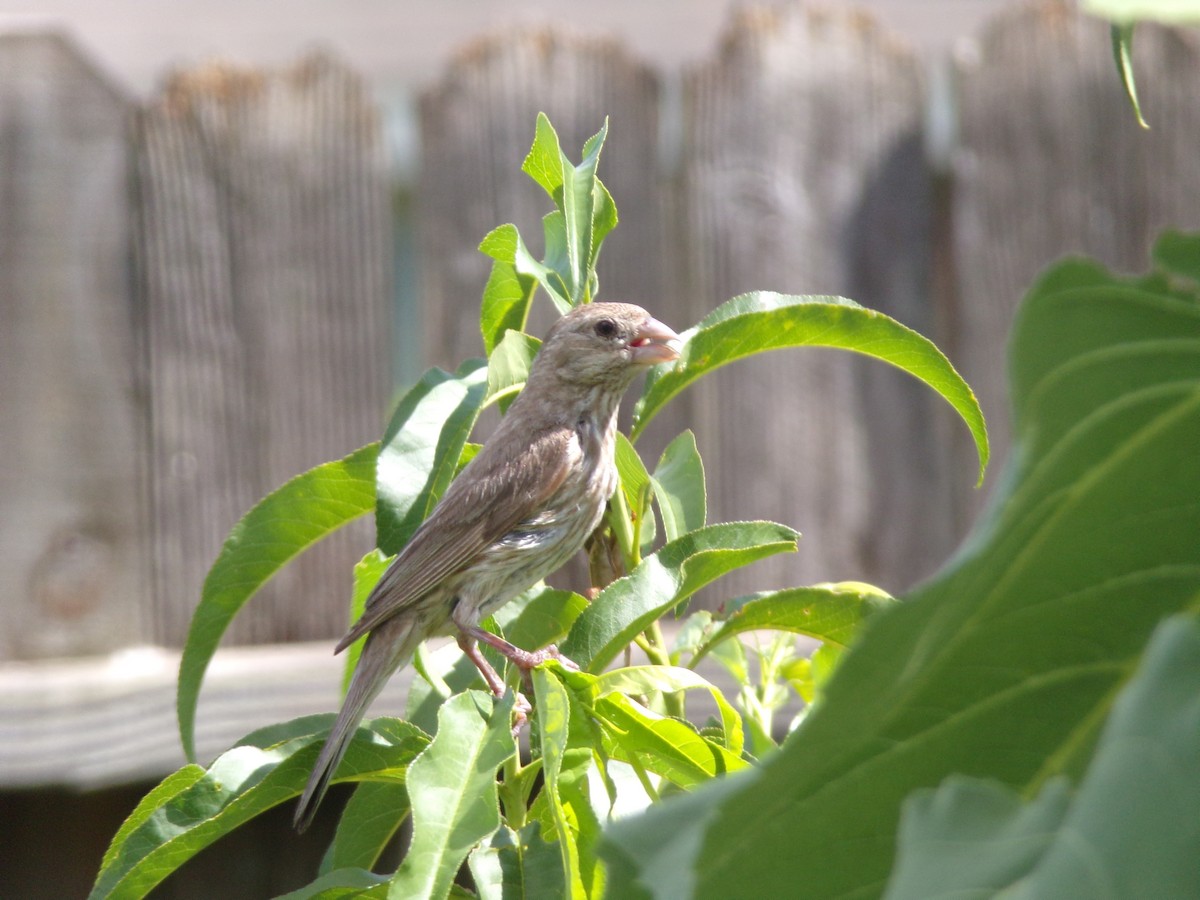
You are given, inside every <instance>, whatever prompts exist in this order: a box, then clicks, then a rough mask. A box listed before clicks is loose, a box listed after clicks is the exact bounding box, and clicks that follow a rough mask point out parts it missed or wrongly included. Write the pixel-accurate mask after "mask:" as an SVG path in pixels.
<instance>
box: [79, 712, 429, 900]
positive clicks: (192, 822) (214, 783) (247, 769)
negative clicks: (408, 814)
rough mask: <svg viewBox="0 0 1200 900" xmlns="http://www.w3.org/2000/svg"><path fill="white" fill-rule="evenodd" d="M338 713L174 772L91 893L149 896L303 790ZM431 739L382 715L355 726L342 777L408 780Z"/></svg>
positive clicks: (142, 809) (122, 837) (133, 823)
mask: <svg viewBox="0 0 1200 900" xmlns="http://www.w3.org/2000/svg"><path fill="white" fill-rule="evenodd" d="M332 719H333V717H332V716H310V717H306V718H305V719H300V720H296V721H294V722H290V723H283V724H281V725H277V726H273V727H272V728H271V729H269V730H263V731H260V732H256V733H255V734H254V735H250V736H248V737H247V738H245V739H244V740H243V741H242V742H241V743H239V745H238V746H236V747H234V748H233V749H232V750H229V751H227V752H226V753H223V754H221V756H219V757H218V758H217V759H216V760H215V761H214V762H213V764H212V765H211V766H209V767H208V769H207V770H205V771H204V772H203V774H202V775H201V776H200V777H198V778H197V777H195V776H196V771H195V770H196V768H197V767H193V766H189V767H186V768H185V769H183V770H181V771H180V772H179V773H176V774H175V775H171V776H169V777H168V778H167V779H166V780H165V781H164V782H163V784H162V785H160V787H159V788H158V789H156V790H154V791H152V792H151V794H150V795H149V796H148V797H147V799H146V800H145V801H143V803H142V804H139V806H138V809H137V810H135V812H134V813H133V815H132V816H131V817H130V820H129V822H128V823H127V826H126V827H122V828H121V829H120V830H119V831H118V832H117V836H116V838H114V840H113V844H112V846H111V847H110V848H109V851H108V853H107V854H106V855H105V865H104V867H103V868H102V869H101V870H100V873H99V875H98V876H97V878H96V884H95V886H94V887H93V888H92V893H91V895H90V896H91V897H92V898H93V900H98V898H101V897H103V898H108V900H115V898H126V897H128V898H135V897H143V896H145V895H146V893H148V892H149V891H150V889H151V888H153V887H154V886H155V885H156V884H158V883H159V882H160V881H162V880H163V879H164V878H165V877H166V876H167V875H169V874H170V873H171V872H173V871H174V870H175V869H177V868H178V867H179V866H180V865H182V864H183V862H184V861H185V860H187V859H190V858H191V857H192V856H194V855H195V854H196V853H198V852H200V851H201V850H202V849H204V848H205V847H207V846H208V845H209V844H211V843H212V842H213V841H215V840H217V839H218V838H220V837H222V836H223V835H225V834H228V833H229V832H231V831H233V830H234V829H236V828H237V827H239V826H240V825H242V824H243V823H245V822H247V821H248V820H250V819H252V818H254V817H255V816H257V815H259V814H260V813H262V812H264V811H265V810H267V809H270V808H271V807H273V806H277V805H278V804H280V803H283V802H285V801H287V800H289V799H291V798H292V797H295V796H297V795H299V794H300V792H301V791H302V790H303V789H304V785H305V783H306V782H307V780H308V776H309V773H310V771H311V769H312V765H313V762H314V761H315V760H316V756H317V752H318V751H319V749H320V746H321V744H322V743H323V742H324V738H325V730H327V729H328V727H329V724H330V722H331V721H332ZM314 729H316V730H314ZM278 737H282V738H283V739H282V740H278V741H276V740H274V739H275V738H278ZM427 743H428V738H427V737H426V736H425V735H424V734H422V733H421V732H420V731H419V730H418V729H416V728H414V727H413V726H411V725H409V724H408V723H406V722H400V721H397V720H395V719H376V720H374V721H372V722H370V723H368V724H366V725H364V726H362V727H360V728H359V729H358V731H357V732H356V734H355V737H354V740H353V741H351V743H350V747H349V749H348V750H347V752H346V756H345V758H344V759H343V761H342V764H341V766H340V767H339V768H338V775H339V778H338V779H337V780H339V781H344V780H347V779H349V778H364V777H370V778H374V779H381V780H393V781H400V782H402V781H403V779H404V777H405V772H406V771H407V769H408V765H409V763H410V762H411V761H412V760H413V759H414V758H415V757H416V756H417V754H418V753H419V752H420V751H421V750H422V749H424V747H425V746H426V744H427ZM180 788H181V789H180Z"/></svg>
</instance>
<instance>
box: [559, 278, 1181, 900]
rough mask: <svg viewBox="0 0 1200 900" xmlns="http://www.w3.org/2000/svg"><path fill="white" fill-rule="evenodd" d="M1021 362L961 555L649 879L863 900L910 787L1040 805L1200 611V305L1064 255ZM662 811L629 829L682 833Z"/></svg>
mask: <svg viewBox="0 0 1200 900" xmlns="http://www.w3.org/2000/svg"><path fill="white" fill-rule="evenodd" d="M1009 358H1010V365H1011V383H1012V385H1013V392H1014V394H1013V405H1014V407H1015V410H1016V415H1015V417H1014V423H1015V428H1014V430H1015V435H1014V437H1015V443H1014V448H1013V451H1012V454H1011V458H1010V463H1009V469H1008V471H1006V472H1005V473H1004V477H1003V478H1002V479H1001V480H1000V481H999V485H998V490H997V493H996V495H995V497H994V502H993V504H992V506H991V507H990V508H989V510H988V511H987V513H986V515H985V516H984V517H983V518H982V519H981V520H980V522H979V523H978V525H977V528H976V531H975V532H974V533H973V535H972V536H971V537H970V538H969V540H968V542H967V544H966V545H965V546H964V548H963V549H962V550H961V551H960V553H959V554H958V555H957V557H956V558H955V559H954V560H952V561H951V563H950V564H948V566H947V567H946V568H945V569H944V570H943V571H942V572H941V573H940V574H939V575H938V576H937V577H936V578H934V579H933V580H932V581H930V582H929V583H927V584H925V585H924V586H922V587H921V588H919V589H917V590H915V591H913V592H912V593H911V594H909V595H908V596H907V597H906V598H904V599H905V602H902V603H896V604H892V605H891V606H890V607H889V608H887V609H885V610H882V611H880V612H878V613H877V614H875V615H873V616H872V618H871V622H870V625H869V626H868V627H867V628H866V629H864V630H863V633H862V634H861V635H860V636H859V637H858V638H857V639H856V641H855V644H854V646H853V647H852V648H851V649H850V650H849V651H848V652H847V653H846V655H845V657H844V659H843V660H842V661H841V663H840V664H839V665H838V667H837V670H836V672H835V673H834V675H833V678H832V679H831V680H830V682H829V683H828V685H827V686H826V688H825V694H824V697H823V699H822V701H821V702H820V703H819V704H818V705H817V706H816V707H815V708H814V709H813V710H812V712H811V713H810V714H809V715H808V716H807V717H806V718H805V720H804V722H803V724H802V725H801V726H800V728H799V729H798V730H797V731H796V732H794V733H793V734H792V735H791V736H790V737H789V739H788V740H787V742H786V743H785V744H784V746H783V747H782V749H781V750H780V752H779V753H777V754H774V755H772V756H771V757H769V758H768V759H766V760H765V761H764V763H763V767H762V770H761V772H760V774H759V775H758V776H757V777H756V778H755V779H754V780H753V782H749V781H745V782H742V784H741V785H740V786H738V787H737V788H736V789H735V788H734V787H728V788H727V790H728V793H726V794H725V795H724V797H723V798H722V799H719V800H716V801H713V802H715V803H717V805H718V809H717V811H716V812H714V813H713V814H712V817H711V819H710V820H709V823H708V824H707V825H704V824H703V823H702V824H701V825H700V826H698V827H700V828H701V829H702V831H703V833H702V834H699V835H697V834H695V833H693V834H689V835H686V836H684V835H671V840H670V842H669V843H668V842H666V841H665V840H663V841H660V842H659V846H658V847H657V848H651V847H650V846H642V847H639V848H638V849H637V852H638V858H639V859H641V860H643V864H644V865H646V866H654V867H658V870H659V871H661V869H662V867H663V866H664V865H665V861H664V859H662V858H660V857H659V854H664V853H669V854H672V855H671V859H672V862H673V864H674V866H675V868H676V869H677V870H681V871H686V872H687V873H688V878H690V879H692V881H693V883H694V884H696V885H697V886H698V887H697V891H696V896H697V897H700V898H705V897H724V896H729V895H730V893H731V892H735V891H736V890H737V888H738V886H740V885H745V884H748V883H751V880H752V882H753V883H754V884H755V886H756V891H757V892H758V893H759V894H760V895H761V896H784V895H786V896H792V897H804V896H811V897H839V896H852V895H853V896H872V895H876V894H879V893H880V892H882V890H883V889H884V885H885V883H886V881H887V878H888V874H889V871H890V868H891V865H892V861H893V856H894V851H895V843H894V842H895V833H896V828H897V825H898V822H899V815H900V807H901V804H902V802H903V800H904V798H905V797H907V796H908V795H909V794H910V793H911V792H912V791H913V790H914V789H917V788H922V787H933V786H936V785H938V784H940V783H941V782H942V781H943V780H945V779H946V778H947V777H948V776H950V775H951V774H954V773H961V774H965V775H969V776H972V777H979V778H988V779H993V780H996V781H998V782H1000V783H1002V784H1004V785H1006V786H1008V787H1009V788H1011V789H1013V790H1016V791H1018V792H1020V793H1022V794H1023V795H1025V796H1033V795H1035V794H1036V793H1037V791H1038V790H1039V789H1040V788H1041V787H1042V786H1043V785H1045V784H1046V783H1047V782H1048V781H1049V780H1051V779H1052V778H1054V777H1056V776H1059V775H1065V776H1067V777H1068V778H1072V779H1075V778H1079V777H1080V776H1081V775H1082V773H1083V772H1084V771H1086V769H1087V768H1088V765H1089V763H1090V762H1091V761H1092V759H1093V754H1094V752H1095V748H1096V745H1097V740H1098V737H1099V729H1100V727H1101V725H1102V724H1103V722H1104V721H1105V719H1106V718H1107V716H1108V714H1109V712H1110V711H1111V709H1112V704H1113V700H1114V698H1115V697H1116V696H1117V694H1118V692H1119V691H1120V690H1121V688H1122V687H1123V686H1124V685H1125V684H1126V683H1127V682H1128V680H1129V678H1130V676H1131V673H1132V672H1133V671H1134V669H1135V667H1136V665H1137V663H1138V661H1139V660H1140V658H1141V657H1142V655H1143V653H1144V649H1145V647H1146V644H1147V641H1148V640H1149V636H1150V634H1151V633H1152V632H1153V630H1154V628H1155V626H1156V625H1157V624H1158V623H1159V622H1160V621H1161V620H1162V619H1163V618H1165V617H1167V616H1170V615H1172V614H1174V613H1177V612H1179V611H1183V610H1195V609H1197V608H1198V607H1200V545H1198V544H1197V541H1196V535H1197V534H1200V466H1198V465H1197V464H1196V448H1197V447H1200V296H1197V294H1196V291H1195V290H1193V292H1192V294H1191V299H1190V300H1184V299H1183V298H1182V295H1180V294H1177V293H1171V294H1165V293H1155V292H1154V291H1152V290H1149V289H1147V288H1146V287H1144V286H1139V285H1138V284H1137V283H1135V282H1134V281H1131V280H1128V279H1124V278H1120V277H1116V276H1113V275H1111V274H1109V273H1107V272H1105V271H1104V270H1103V269H1100V268H1099V267H1098V266H1096V265H1094V264H1086V263H1080V262H1077V261H1068V262H1065V263H1061V264H1058V265H1056V266H1055V267H1053V268H1052V269H1051V270H1050V271H1049V272H1048V273H1047V274H1046V275H1045V276H1044V277H1043V278H1042V279H1041V280H1040V281H1039V283H1038V284H1037V285H1036V286H1035V287H1034V288H1033V290H1032V291H1031V292H1030V294H1029V295H1028V296H1027V298H1026V300H1025V302H1024V304H1023V305H1022V308H1021V310H1020V311H1019V313H1018V316H1017V318H1016V322H1015V325H1014V331H1013V336H1012V342H1011V345H1010V354H1009ZM581 622H582V617H581ZM576 627H577V628H578V627H579V626H578V624H577V626H576ZM740 780H741V779H740V777H739V776H736V775H735V776H733V777H731V778H729V779H726V780H725V781H726V783H727V784H730V783H733V782H735V781H740ZM705 791H706V789H705V788H699V789H697V792H696V796H697V797H699V796H700V795H701V794H703V793H705ZM671 802H672V801H665V802H664V803H663V804H662V806H663V807H664V808H667V807H669V806H670V805H671ZM658 815H659V814H658V813H657V812H656V810H654V809H652V810H650V811H649V812H648V813H647V814H646V817H645V818H646V820H647V824H646V825H645V827H644V828H643V829H642V830H641V831H639V834H641V835H642V836H643V837H645V836H646V835H653V834H654V833H664V829H665V827H666V826H665V824H664V823H665V822H668V821H669V822H672V823H674V822H675V821H676V820H675V819H674V817H669V818H664V819H662V820H659V819H658V818H657V817H658ZM663 815H664V817H665V816H666V814H665V813H663ZM622 824H623V823H622ZM849 836H852V839H851V838H850V837H849ZM621 846H622V847H627V846H628V844H627V842H625V841H622V842H621ZM681 846H686V847H687V848H690V849H691V850H694V851H695V853H694V855H692V856H690V857H681V856H680V855H679V852H680V851H679V848H680V847H681ZM1190 858H1191V860H1192V861H1193V863H1194V860H1195V854H1194V853H1193V854H1191V857H1190ZM651 860H653V861H651ZM610 871H611V870H610ZM799 873H803V877H802V878H801V877H800V875H799ZM642 880H643V881H645V880H646V877H645V876H642ZM797 885H800V887H799V888H798V887H797ZM623 887H624V885H623V884H622V883H620V882H614V883H613V884H612V891H613V893H614V895H617V896H620V895H622V890H623ZM664 890H665V888H664Z"/></svg>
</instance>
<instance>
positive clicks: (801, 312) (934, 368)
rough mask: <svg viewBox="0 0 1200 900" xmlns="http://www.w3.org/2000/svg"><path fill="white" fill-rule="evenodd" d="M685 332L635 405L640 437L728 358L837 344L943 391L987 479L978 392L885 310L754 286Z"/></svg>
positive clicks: (985, 442)
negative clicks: (671, 360) (691, 386)
mask: <svg viewBox="0 0 1200 900" xmlns="http://www.w3.org/2000/svg"><path fill="white" fill-rule="evenodd" d="M680 338H681V340H682V344H683V346H682V349H681V351H680V356H679V359H678V360H677V361H676V362H675V363H673V364H671V365H664V366H655V367H654V368H653V369H651V371H650V374H649V376H648V377H647V378H646V385H645V388H644V389H643V391H642V396H641V398H640V399H639V400H638V402H637V406H636V407H635V409H634V425H633V429H632V433H631V437H633V438H635V439H636V438H637V436H638V435H639V434H640V433H641V431H642V429H644V428H645V427H646V424H647V423H648V422H649V421H650V420H651V419H652V418H653V417H654V416H655V415H656V414H657V413H658V412H659V411H660V410H661V409H662V408H663V406H665V405H666V403H667V402H668V401H669V400H670V399H671V398H672V397H674V396H675V395H676V394H678V393H679V392H680V391H682V390H683V389H684V388H686V387H687V386H688V385H689V384H691V383H692V382H693V381H695V380H696V379H697V378H699V377H701V376H702V375H706V374H708V373H709V372H712V371H713V370H715V369H718V368H720V367H721V366H723V365H725V364H726V363H731V362H733V361H734V360H738V359H742V358H744V357H746V356H751V355H753V354H755V353H761V352H764V351H767V350H779V349H783V348H787V347H838V348H841V349H844V350H853V351H854V352H856V353H862V354H865V355H867V356H873V357H875V358H876V359H880V360H882V361H884V362H886V363H889V364H891V365H893V366H896V367H897V368H899V369H902V370H903V371H905V372H908V373H909V374H910V375H912V376H913V377H915V378H917V379H919V380H920V381H923V382H924V383H925V384H927V385H929V386H930V387H931V388H933V389H934V390H935V391H937V392H938V394H940V395H941V396H942V398H943V399H945V400H946V402H947V403H949V404H950V405H951V406H952V407H953V408H954V409H955V411H956V412H957V413H958V414H959V416H961V417H962V419H963V421H964V422H965V423H966V425H967V427H968V428H969V429H970V431H971V435H972V437H973V438H974V439H975V448H976V450H977V451H978V454H979V480H980V481H982V480H983V473H984V470H985V469H986V468H987V460H988V440H987V427H986V425H985V424H984V421H983V413H982V412H981V411H980V409H979V404H978V402H977V401H976V400H975V395H974V394H973V393H972V392H971V389H970V387H968V386H967V383H966V382H965V381H963V380H962V378H961V377H960V376H959V374H958V373H957V372H956V371H955V370H954V367H953V366H952V365H951V364H950V361H949V360H947V359H946V357H945V356H943V355H942V352H941V351H940V350H938V348H937V347H935V346H934V345H933V344H932V343H931V342H930V341H929V340H927V339H926V338H924V337H922V336H921V335H919V334H917V333H916V332H915V331H913V330H912V329H910V328H906V327H905V326H903V325H901V324H900V323H899V322H897V321H896V320H895V319H891V318H889V317H887V316H885V315H884V314H883V313H879V312H875V311H874V310H870V309H865V308H864V307H862V306H859V305H858V304H857V303H855V302H854V301H852V300H847V299H845V298H844V297H817V296H791V295H787V294H775V293H771V292H769V291H755V292H753V293H749V294H742V295H741V296H739V297H734V298H733V299H732V300H729V301H728V302H726V303H723V304H722V305H721V306H719V307H717V308H716V309H715V310H713V311H712V312H711V313H709V315H707V316H705V317H704V319H702V320H701V321H700V322H699V323H697V324H696V325H695V326H693V327H692V328H689V329H688V330H687V331H685V332H683V334H681V335H680Z"/></svg>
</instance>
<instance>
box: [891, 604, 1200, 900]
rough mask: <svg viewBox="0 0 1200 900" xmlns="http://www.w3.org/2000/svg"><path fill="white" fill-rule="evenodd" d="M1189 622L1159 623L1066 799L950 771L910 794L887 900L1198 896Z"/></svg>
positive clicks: (1199, 784) (1196, 649) (1198, 700)
mask: <svg viewBox="0 0 1200 900" xmlns="http://www.w3.org/2000/svg"><path fill="white" fill-rule="evenodd" d="M1198 734H1200V624H1198V623H1197V621H1196V619H1195V617H1194V616H1178V617H1175V618H1173V619H1171V620H1169V621H1167V622H1165V623H1164V624H1163V625H1161V626H1160V627H1159V628H1158V630H1157V631H1156V632H1155V635H1154V637H1153V639H1152V641H1151V643H1150V646H1149V648H1148V650H1147V654H1146V659H1145V661H1144V662H1143V664H1142V666H1141V667H1140V669H1139V671H1138V673H1137V675H1135V676H1134V678H1133V680H1132V681H1131V682H1130V684H1129V685H1128V686H1127V687H1126V688H1125V689H1124V690H1123V691H1122V692H1121V695H1120V696H1119V697H1118V698H1117V702H1116V704H1115V705H1114V708H1113V712H1112V715H1111V716H1110V718H1109V721H1108V723H1107V725H1106V726H1105V728H1104V733H1103V735H1102V736H1101V738H1100V741H1099V744H1098V745H1097V748H1096V754H1095V759H1094V761H1093V763H1092V764H1091V766H1090V767H1089V768H1088V771H1087V774H1086V776H1085V777H1084V779H1083V781H1082V783H1081V784H1080V786H1079V790H1078V791H1077V792H1076V793H1075V796H1074V797H1072V796H1071V795H1070V789H1069V787H1068V783H1067V780H1066V779H1065V778H1057V779H1054V780H1052V781H1050V782H1048V783H1047V784H1046V785H1045V787H1044V788H1043V789H1042V791H1041V793H1040V794H1039V795H1038V796H1037V797H1036V798H1035V799H1034V800H1033V801H1031V802H1030V803H1022V800H1021V797H1020V795H1019V794H1017V793H1016V792H1015V791H1013V790H1011V789H1010V788H1007V787H1005V786H1003V785H1001V784H997V783H996V782H990V781H980V780H978V779H969V778H964V777H961V776H956V777H952V778H949V779H947V780H946V781H945V782H943V783H942V785H941V786H940V787H938V788H937V790H936V791H933V790H922V791H918V792H916V793H914V795H913V796H912V797H910V798H909V799H908V801H907V802H906V803H905V807H904V814H903V817H902V819H901V823H900V836H899V849H898V853H897V863H896V868H895V870H894V871H893V873H892V880H891V883H890V884H889V888H888V893H887V896H888V898H889V900H905V898H913V900H917V898H919V900H930V898H937V897H963V896H968V895H974V896H992V895H994V894H997V893H1002V892H1005V891H1008V892H1011V894H1010V893H1005V896H1010V895H1011V896H1013V897H1069V896H1090V897H1100V896H1108V897H1195V896H1200V867H1198V866H1197V865H1196V860H1197V859H1198V858H1200V816H1197V815H1196V810H1197V809H1200V741H1197V740H1196V736H1197V735H1198Z"/></svg>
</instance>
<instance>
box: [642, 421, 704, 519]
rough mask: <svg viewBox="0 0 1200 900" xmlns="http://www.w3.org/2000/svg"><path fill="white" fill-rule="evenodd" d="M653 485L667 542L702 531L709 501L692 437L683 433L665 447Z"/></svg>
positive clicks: (688, 432)
mask: <svg viewBox="0 0 1200 900" xmlns="http://www.w3.org/2000/svg"><path fill="white" fill-rule="evenodd" d="M652 483H653V486H654V496H655V497H656V498H657V499H658V509H659V512H661V513H662V519H663V530H665V531H666V533H667V540H668V541H673V540H675V539H677V538H681V537H683V536H684V535H685V534H687V533H688V532H689V531H695V530H696V529H697V528H703V527H704V523H705V518H706V516H707V503H708V500H707V495H706V491H705V485H704V463H703V462H701V460H700V451H699V450H698V449H697V448H696V436H695V435H694V434H692V433H691V432H690V431H685V432H683V433H682V434H680V435H679V436H678V437H676V438H675V439H674V440H673V441H671V443H669V444H667V449H666V450H664V451H663V454H662V456H661V457H660V458H659V460H658V466H657V467H656V468H655V470H654V479H653V482H652Z"/></svg>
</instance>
